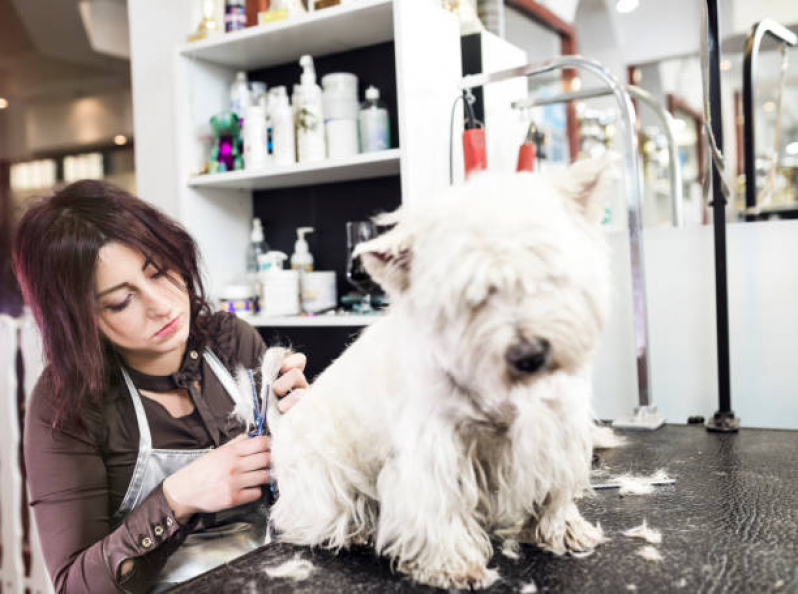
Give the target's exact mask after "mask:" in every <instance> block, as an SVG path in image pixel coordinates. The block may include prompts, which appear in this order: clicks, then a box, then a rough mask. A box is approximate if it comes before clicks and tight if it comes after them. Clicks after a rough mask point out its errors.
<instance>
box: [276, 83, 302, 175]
mask: <svg viewBox="0 0 798 594" xmlns="http://www.w3.org/2000/svg"><path fill="white" fill-rule="evenodd" d="M269 96H270V101H269V111H270V113H271V123H272V161H273V163H274V164H275V165H293V164H294V163H296V140H295V137H294V114H293V111H292V110H291V105H290V104H289V103H288V93H287V92H286V89H285V87H274V88H273V89H272V90H271V91H270V93H269Z"/></svg>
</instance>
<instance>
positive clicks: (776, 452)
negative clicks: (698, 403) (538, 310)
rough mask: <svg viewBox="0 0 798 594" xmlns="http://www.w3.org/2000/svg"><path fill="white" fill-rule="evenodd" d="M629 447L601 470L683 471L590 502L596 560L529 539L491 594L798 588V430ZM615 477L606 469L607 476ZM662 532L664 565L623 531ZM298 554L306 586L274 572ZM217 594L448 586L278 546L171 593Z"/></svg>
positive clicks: (700, 433)
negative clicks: (648, 489) (308, 566)
mask: <svg viewBox="0 0 798 594" xmlns="http://www.w3.org/2000/svg"><path fill="white" fill-rule="evenodd" d="M619 433H621V434H623V435H625V436H627V437H628V439H629V445H628V446H626V447H624V448H619V449H616V450H610V451H607V452H604V453H603V454H601V456H600V467H601V469H603V470H604V471H606V472H607V473H609V474H610V475H612V476H614V475H617V474H621V473H623V472H631V473H633V474H636V475H650V474H652V473H653V472H654V471H656V470H657V469H659V468H664V469H666V471H667V473H668V475H669V476H671V477H674V478H676V483H675V484H674V485H669V486H663V487H654V493H653V494H651V495H629V496H624V497H620V496H619V494H618V491H617V489H616V490H602V491H598V492H597V493H596V497H595V498H593V499H585V500H582V501H580V503H579V507H580V509H581V510H582V512H583V514H584V515H585V517H586V518H587V519H589V520H591V521H594V522H596V521H598V522H600V523H601V526H602V527H603V528H604V531H605V535H606V536H608V537H610V539H611V540H610V541H609V542H606V543H604V544H603V545H600V546H599V547H598V549H597V550H596V552H595V553H593V554H592V555H591V556H589V557H586V558H581V559H578V558H573V557H569V556H565V557H555V556H554V555H551V554H549V553H547V552H544V551H541V550H539V549H537V548H535V547H534V546H529V545H522V547H521V551H520V553H521V556H520V559H519V560H517V561H514V560H512V559H508V558H506V557H504V556H502V555H501V553H497V554H496V556H495V557H494V559H493V561H492V562H491V564H490V566H491V567H496V566H498V568H499V572H500V574H501V577H502V579H501V580H500V581H498V582H497V583H496V584H494V585H493V587H491V588H490V589H488V590H485V592H520V591H521V590H522V588H524V586H525V585H527V584H529V583H530V582H534V583H535V584H536V586H537V591H538V592H591V593H593V592H611V593H613V594H615V593H618V592H626V591H638V592H641V593H649V592H685V593H692V592H718V593H720V592H730V593H738V592H739V593H747V592H798V431H768V430H758V429H741V430H740V432H739V433H737V434H717V433H708V432H707V431H705V430H704V428H703V427H702V426H674V425H669V426H666V427H664V428H662V429H660V430H659V431H654V432H619ZM605 476H606V475H605ZM644 519H645V520H646V521H647V523H648V526H649V527H651V528H654V529H657V530H659V531H660V532H661V533H662V543H661V544H660V545H653V546H655V547H656V548H657V549H658V550H659V552H660V553H661V554H662V556H663V561H662V562H659V563H657V562H651V561H646V560H644V559H642V558H641V557H639V556H637V555H636V554H635V552H636V551H637V550H638V549H640V548H641V547H643V546H646V545H647V543H646V542H645V541H643V540H640V539H632V538H628V537H625V536H622V535H621V532H623V531H624V530H627V529H629V528H632V527H635V526H638V525H640V524H641V523H642V522H643V520H644ZM296 553H301V556H302V558H304V559H309V560H310V561H312V562H313V564H314V565H315V566H316V571H315V572H314V573H313V574H312V575H311V577H310V578H308V579H307V580H305V581H301V582H292V581H291V580H287V579H270V578H269V577H268V576H267V575H266V574H265V573H264V571H263V567H268V566H276V565H279V564H281V563H283V562H285V561H288V560H289V559H291V558H292V557H293V556H294V555H295V554H296ZM171 592H174V593H180V592H185V593H187V594H188V593H190V594H203V593H207V594H217V593H218V592H241V593H243V594H249V593H254V592H269V593H275V594H278V593H286V592H302V593H314V594H315V593H318V592H336V593H337V592H358V593H374V594H377V593H385V592H396V593H399V592H430V593H432V592H443V590H438V589H435V588H429V587H422V586H417V585H415V584H414V583H413V582H411V581H410V580H409V579H408V578H407V577H406V576H403V575H401V574H392V573H391V570H390V567H389V564H388V562H387V561H385V560H383V559H376V558H375V556H374V554H373V552H372V551H371V550H370V549H367V548H357V549H354V550H351V551H348V552H347V551H344V552H342V553H341V554H340V555H338V556H335V555H333V554H331V553H329V552H324V551H310V550H309V549H305V548H302V547H293V546H289V545H285V544H272V545H269V546H266V547H263V548H261V549H258V550H256V551H253V552H251V553H249V554H247V555H245V556H243V557H241V558H239V559H237V560H236V561H234V562H232V563H230V564H228V565H225V566H222V567H220V568H217V569H215V570H213V571H211V572H209V573H207V574H204V575H202V576H199V577H197V578H195V579H194V580H192V581H190V582H187V583H185V584H182V585H180V586H178V587H176V588H174V589H172V590H171Z"/></svg>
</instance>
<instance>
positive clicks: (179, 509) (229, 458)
mask: <svg viewBox="0 0 798 594" xmlns="http://www.w3.org/2000/svg"><path fill="white" fill-rule="evenodd" d="M270 465H271V456H270V442H269V438H268V437H265V436H263V437H253V438H247V437H246V435H239V436H238V437H236V438H235V439H233V440H231V441H229V442H227V443H226V444H224V445H223V446H221V447H219V448H218V449H215V450H213V451H212V452H208V453H207V454H204V455H203V456H200V457H199V458H197V459H196V460H194V462H191V463H190V464H187V465H186V466H184V467H183V468H181V469H180V470H178V471H177V472H175V473H174V474H172V475H171V476H169V477H167V478H166V480H164V482H163V492H164V495H165V496H166V501H167V502H168V503H169V506H170V507H171V508H172V511H173V512H174V513H175V516H176V518H177V521H178V522H180V523H185V522H186V521H187V520H188V519H189V518H190V517H191V516H192V515H193V514H195V513H198V512H217V511H222V510H225V509H229V508H231V507H236V506H239V505H243V504H245V503H251V502H253V501H257V500H258V499H260V496H261V493H262V491H261V485H265V484H267V483H268V482H269V471H268V468H269V466H270Z"/></svg>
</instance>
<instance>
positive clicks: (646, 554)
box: [637, 545, 662, 563]
mask: <svg viewBox="0 0 798 594" xmlns="http://www.w3.org/2000/svg"><path fill="white" fill-rule="evenodd" d="M637 555H639V556H640V557H642V558H643V559H645V560H646V561H653V562H656V563H658V562H660V561H662V554H661V553H660V552H659V550H657V548H656V547H652V546H651V545H646V546H644V547H642V548H640V549H638V550H637Z"/></svg>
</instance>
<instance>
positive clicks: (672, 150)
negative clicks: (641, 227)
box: [513, 85, 684, 227]
mask: <svg viewBox="0 0 798 594" xmlns="http://www.w3.org/2000/svg"><path fill="white" fill-rule="evenodd" d="M626 90H627V91H628V92H629V94H630V95H631V96H632V97H634V98H635V99H639V100H640V101H642V102H643V103H645V104H646V105H648V106H649V107H650V108H651V110H652V111H653V112H654V113H655V114H656V115H657V117H658V118H659V120H660V123H661V124H662V128H663V130H665V137H666V138H667V140H668V161H669V163H668V177H669V179H670V185H671V219H672V221H673V226H674V227H681V226H682V225H683V224H684V217H683V215H682V212H683V205H684V194H683V187H682V168H681V165H680V164H679V147H678V145H677V144H676V135H675V133H674V131H673V116H671V114H670V113H668V111H667V110H666V109H665V108H664V107H662V105H660V104H659V103H658V102H657V100H656V99H654V97H653V96H652V95H651V93H649V92H648V91H646V90H644V89H641V88H640V87H636V86H634V85H629V86H627V87H626ZM607 95H612V90H610V89H605V88H601V87H599V88H596V89H586V90H584V91H573V92H570V93H562V94H560V95H554V96H552V97H540V98H538V99H529V100H525V101H515V102H514V103H513V108H526V107H537V106H540V105H551V104H553V103H567V102H568V101H582V100H585V99H594V98H596V97H606V96H607Z"/></svg>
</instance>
